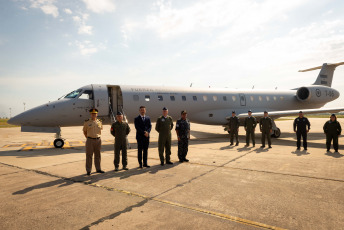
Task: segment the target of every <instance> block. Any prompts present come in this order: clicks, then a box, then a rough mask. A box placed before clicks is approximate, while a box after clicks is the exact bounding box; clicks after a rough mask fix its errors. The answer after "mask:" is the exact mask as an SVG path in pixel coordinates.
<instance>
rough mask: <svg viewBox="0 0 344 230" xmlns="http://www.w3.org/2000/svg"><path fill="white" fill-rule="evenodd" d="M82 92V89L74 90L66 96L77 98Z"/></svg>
mask: <svg viewBox="0 0 344 230" xmlns="http://www.w3.org/2000/svg"><path fill="white" fill-rule="evenodd" d="M80 92H81V89H77V90H74V91H73V92H71V93H69V94H67V95H66V96H65V98H76V97H77V96H78V95H79V93H80Z"/></svg>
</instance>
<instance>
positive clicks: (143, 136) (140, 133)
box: [134, 106, 152, 168]
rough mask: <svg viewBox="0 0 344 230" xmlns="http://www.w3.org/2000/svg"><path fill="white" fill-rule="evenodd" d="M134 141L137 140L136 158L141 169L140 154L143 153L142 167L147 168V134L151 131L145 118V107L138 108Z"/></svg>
mask: <svg viewBox="0 0 344 230" xmlns="http://www.w3.org/2000/svg"><path fill="white" fill-rule="evenodd" d="M134 123H135V128H136V140H137V158H138V161H139V164H140V168H142V152H143V167H147V168H149V167H150V166H149V165H148V164H147V157H148V146H149V133H150V131H151V129H152V124H151V120H150V118H149V117H148V116H146V107H144V106H140V115H139V116H137V117H136V118H135V121H134Z"/></svg>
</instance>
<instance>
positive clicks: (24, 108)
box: [23, 102, 25, 112]
mask: <svg viewBox="0 0 344 230" xmlns="http://www.w3.org/2000/svg"><path fill="white" fill-rule="evenodd" d="M23 104H24V112H25V102H23Z"/></svg>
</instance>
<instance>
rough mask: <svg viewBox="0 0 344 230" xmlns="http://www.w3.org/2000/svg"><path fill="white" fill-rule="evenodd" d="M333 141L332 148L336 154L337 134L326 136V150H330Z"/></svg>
mask: <svg viewBox="0 0 344 230" xmlns="http://www.w3.org/2000/svg"><path fill="white" fill-rule="evenodd" d="M332 140H333V148H334V150H335V151H336V152H338V134H329V133H327V134H326V147H327V149H330V148H331V142H332Z"/></svg>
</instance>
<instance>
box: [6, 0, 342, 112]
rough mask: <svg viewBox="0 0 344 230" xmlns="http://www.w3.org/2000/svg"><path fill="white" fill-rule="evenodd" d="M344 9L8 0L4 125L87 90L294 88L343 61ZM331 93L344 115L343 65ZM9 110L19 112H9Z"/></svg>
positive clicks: (259, 3) (307, 1) (329, 4)
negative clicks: (108, 86) (129, 87)
mask: <svg viewBox="0 0 344 230" xmlns="http://www.w3.org/2000/svg"><path fill="white" fill-rule="evenodd" d="M343 12H344V1H342V0H319V1H311V0H288V1H284V0H255V1H253V0H240V1H237V0H235V1H232V0H212V1H202V0H194V1H190V0H144V1H143V0H125V1H119V0H0V89H1V90H0V117H9V116H10V112H11V115H12V116H14V115H16V114H19V113H21V112H23V111H24V103H25V108H26V109H30V108H33V107H36V106H39V105H41V104H43V103H46V102H48V101H54V100H56V99H58V98H59V97H61V96H62V95H64V94H66V93H69V92H71V91H73V90H75V89H77V88H80V87H82V86H84V85H88V84H114V85H117V84H118V85H144V86H148V85H158V86H159V85H160V86H186V87H189V86H190V84H191V83H192V84H193V87H200V88H208V87H211V88H223V87H228V88H233V89H240V88H243V89H247V88H252V87H253V86H254V87H255V89H267V90H271V89H275V88H276V87H277V89H292V88H296V87H300V86H305V85H310V84H313V82H314V81H315V79H316V77H317V75H318V70H316V71H311V72H305V73H300V72H298V70H300V69H307V68H311V67H316V66H321V65H322V64H323V63H337V62H343V61H344V14H343ZM332 87H334V88H335V89H337V90H339V91H340V93H341V97H340V98H339V99H337V100H336V101H334V102H331V103H329V104H327V105H326V107H343V106H344V99H343V98H344V66H339V67H337V69H336V71H335V75H334V80H333V82H332ZM10 108H11V109H10Z"/></svg>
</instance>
